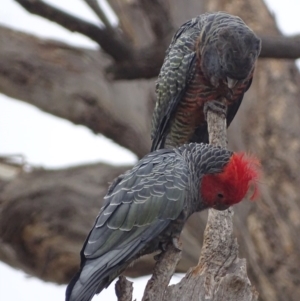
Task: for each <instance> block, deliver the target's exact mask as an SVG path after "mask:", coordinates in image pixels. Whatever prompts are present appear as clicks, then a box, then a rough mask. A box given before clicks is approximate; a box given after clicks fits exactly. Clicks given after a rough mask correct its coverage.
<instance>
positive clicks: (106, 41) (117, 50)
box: [15, 0, 133, 62]
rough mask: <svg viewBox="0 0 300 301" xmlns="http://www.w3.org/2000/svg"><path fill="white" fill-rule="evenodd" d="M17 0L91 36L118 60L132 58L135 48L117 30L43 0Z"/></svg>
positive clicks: (67, 26)
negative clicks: (99, 25) (99, 24)
mask: <svg viewBox="0 0 300 301" xmlns="http://www.w3.org/2000/svg"><path fill="white" fill-rule="evenodd" d="M15 1H16V2H18V3H19V4H20V5H22V6H23V7H24V8H25V9H26V10H27V11H29V12H30V13H32V14H35V15H39V16H41V17H43V18H45V19H48V20H50V21H53V22H55V23H57V24H59V25H61V26H63V27H65V28H66V29H68V30H70V31H72V32H78V33H81V34H83V35H85V36H87V37H89V38H90V39H91V40H93V41H95V42H96V43H98V44H99V45H100V46H101V48H102V49H103V50H104V51H105V52H106V53H108V54H109V55H110V56H111V57H112V58H113V59H114V60H115V61H116V62H120V61H124V60H128V59H130V58H132V53H133V49H132V48H131V47H130V45H129V44H128V43H127V42H126V41H125V40H124V39H123V38H122V36H121V35H120V34H119V33H118V32H117V31H116V30H112V29H111V28H100V27H98V26H96V25H94V24H92V23H90V22H87V21H84V20H82V19H80V18H77V17H75V16H72V15H71V14H68V13H66V12H64V11H62V10H60V9H58V8H55V7H53V6H51V5H49V4H47V3H45V2H43V1H41V0H15Z"/></svg>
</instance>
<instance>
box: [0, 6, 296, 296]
mask: <svg viewBox="0 0 300 301" xmlns="http://www.w3.org/2000/svg"><path fill="white" fill-rule="evenodd" d="M16 2H18V3H19V4H20V5H21V6H22V7H23V8H24V9H26V10H28V11H30V12H31V13H33V14H37V15H40V16H42V17H44V18H46V19H48V20H51V21H53V22H56V23H58V24H60V25H61V26H63V27H65V28H67V29H68V30H70V31H73V32H74V31H75V32H79V33H82V34H84V35H86V36H87V37H89V38H90V39H92V40H93V41H95V42H96V43H98V44H99V50H87V49H82V48H76V47H73V46H69V45H65V44H62V43H60V42H55V41H45V40H42V39H39V38H36V37H33V36H31V35H28V34H25V33H22V32H18V31H16V30H12V29H9V28H5V27H4V26H0V92H1V93H3V94H6V95H8V96H10V97H13V98H16V99H19V100H22V101H24V102H27V103H30V104H32V105H34V106H36V107H38V108H40V109H41V110H43V111H45V112H48V113H51V114H53V115H55V116H59V117H61V118H64V119H66V120H70V121H71V122H73V123H74V124H81V125H84V126H86V127H87V128H89V129H91V130H92V131H93V132H94V133H95V134H98V133H101V134H103V135H105V136H107V137H109V138H111V139H112V140H114V141H115V142H116V143H118V144H119V145H121V146H123V147H125V148H127V149H129V150H131V151H132V152H133V153H135V154H136V155H137V156H138V157H139V158H141V157H142V156H143V155H145V154H146V153H148V151H149V149H150V121H151V116H152V111H153V106H154V102H155V93H154V88H155V78H156V76H157V74H158V72H159V69H160V67H161V64H162V61H163V58H164V53H165V50H166V48H167V47H168V45H169V43H170V39H171V37H172V35H173V33H174V31H175V30H176V29H177V28H178V27H179V26H180V25H181V24H182V23H183V22H185V21H186V20H188V19H190V18H192V17H195V15H197V14H201V13H203V12H205V11H219V10H221V11H226V12H228V13H230V14H233V15H238V16H240V17H241V18H242V19H243V20H244V21H245V23H246V24H247V25H248V26H250V27H251V28H252V29H253V30H254V31H255V32H256V33H257V34H258V35H259V36H260V37H261V38H262V52H261V57H260V59H259V60H258V64H257V66H256V71H255V74H254V81H253V84H252V86H251V88H250V89H249V91H248V92H247V93H246V94H245V97H244V100H243V103H242V105H241V107H240V109H239V111H238V114H237V116H236V117H235V119H234V121H233V122H232V124H231V126H230V128H229V131H228V135H229V148H230V149H232V150H249V151H251V152H253V153H255V154H256V156H257V157H258V158H259V159H260V160H261V162H262V167H263V178H262V183H261V189H260V190H261V196H260V200H258V201H257V202H256V203H250V202H243V203H242V204H240V205H238V206H236V208H235V215H234V224H233V225H234V227H233V228H234V229H233V230H234V233H235V235H236V236H237V240H238V244H239V246H240V252H239V253H240V257H241V258H245V259H246V260H247V272H248V276H249V279H250V281H251V283H252V284H253V285H254V286H255V287H256V289H257V291H258V292H259V294H260V297H259V298H260V300H264V301H267V300H274V301H277V300H278V301H285V300H295V301H296V300H297V301H298V300H299V297H300V287H299V283H300V270H299V268H298V267H299V266H300V240H299V239H298V233H299V230H300V223H299V220H300V203H299V201H300V200H299V194H300V191H299V190H300V188H299V183H300V173H299V164H300V132H299V128H300V118H299V116H300V103H299V95H300V80H299V79H300V78H299V72H298V70H297V68H296V67H295V64H294V61H293V60H292V59H295V58H298V57H300V47H299V45H300V44H299V43H300V42H299V37H284V36H282V35H281V33H280V32H279V31H278V29H277V26H276V24H275V21H274V19H273V17H272V15H271V14H270V13H269V12H268V10H267V8H266V6H265V4H264V3H263V1H262V0H253V1H251V2H250V1H247V0H240V1H231V0H224V1H217V0H210V1H205V0H204V1H196V0H188V1H183V0H174V1H172V2H171V1H167V0H156V1H151V2H150V1H143V0H136V1H116V0H110V1H108V2H109V4H110V5H111V7H112V8H113V9H114V11H115V13H116V14H117V16H118V18H119V26H118V27H117V28H114V27H113V26H111V25H110V24H109V21H108V20H106V18H104V17H103V14H102V13H103V12H102V10H101V7H100V8H99V7H92V6H91V7H92V9H93V10H94V11H97V15H98V16H99V18H100V19H101V20H102V22H103V24H104V25H105V26H103V27H98V26H96V25H94V24H91V23H89V22H87V21H83V20H81V19H79V18H77V17H74V16H72V15H70V14H67V13H65V12H63V11H60V10H57V9H56V8H53V7H51V6H49V5H48V4H45V2H42V1H29V0H16ZM85 2H87V3H89V5H91V3H94V2H93V1H85ZM92 5H93V4H92ZM20 130H21V129H20ZM120 133H122V134H121V135H120ZM66 140H67V137H66ZM0 161H1V162H0V164H1V166H5V167H6V168H10V169H14V170H17V168H15V167H14V166H13V165H12V164H9V163H8V162H7V161H5V160H0ZM126 169H128V167H113V166H110V165H107V164H102V163H99V164H94V165H87V166H78V167H73V168H68V169H64V170H44V169H36V170H33V171H32V172H23V171H22V170H18V172H16V174H15V176H14V177H12V178H9V179H8V178H7V177H5V176H4V175H1V177H0V208H1V209H0V241H1V244H0V260H2V261H3V262H6V263H8V264H9V265H11V266H13V267H16V268H20V269H22V270H24V271H25V272H27V273H29V274H31V275H34V276H36V277H39V278H41V279H43V280H46V281H53V282H56V283H67V282H68V281H69V280H70V277H71V276H72V275H73V274H74V273H75V271H76V270H77V267H78V264H79V256H78V254H79V250H80V249H81V246H82V243H83V241H84V239H85V237H86V234H87V233H88V231H89V229H90V228H91V226H92V224H93V222H94V219H95V217H96V215H97V213H98V211H99V209H100V207H101V202H102V199H103V196H104V194H105V193H106V189H107V186H108V183H109V182H111V181H112V179H114V178H115V177H116V176H117V175H119V174H120V173H122V172H123V171H124V170H126ZM205 223H206V216H205V214H203V213H201V214H195V215H193V216H192V217H191V218H190V220H189V221H188V223H187V225H186V226H185V228H184V231H183V235H182V242H183V252H182V259H181V261H180V262H179V264H178V266H177V270H178V271H181V272H185V271H187V269H188V268H189V267H192V266H194V265H196V264H197V261H198V258H199V254H200V250H201V245H200V244H201V242H202V241H203V231H204V227H205ZM152 268H153V259H152V257H151V256H150V257H145V258H143V259H141V260H139V261H138V262H137V263H136V264H135V265H134V267H133V268H131V269H129V270H128V273H127V275H130V276H140V275H143V274H147V273H150V272H151V270H152Z"/></svg>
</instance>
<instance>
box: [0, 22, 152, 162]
mask: <svg viewBox="0 0 300 301" xmlns="http://www.w3.org/2000/svg"><path fill="white" fill-rule="evenodd" d="M0 41H1V43H0V92H2V93H4V94H6V95H8V96H11V97H13V98H17V99H20V100H23V101H26V102H28V103H30V104H33V105H35V106H37V107H38V108H40V109H42V110H44V111H46V112H49V113H51V114H53V115H56V116H59V117H62V118H65V119H67V120H70V121H72V122H73V123H75V124H82V125H85V126H87V127H88V128H90V129H91V130H92V131H93V132H95V133H101V134H104V135H105V136H107V137H108V138H111V139H113V140H114V141H115V142H117V143H119V144H120V145H122V146H124V147H126V148H128V149H130V150H131V151H133V152H134V153H135V154H137V156H138V157H142V156H144V155H145V154H146V153H147V152H148V150H149V148H150V136H149V131H150V119H151V110H152V104H153V103H154V100H153V98H154V92H153V90H154V83H153V82H152V81H150V82H149V81H147V82H146V81H139V82H138V83H137V82H118V83H112V82H110V81H109V80H107V78H106V76H105V72H104V71H103V70H104V69H105V66H106V65H107V64H108V60H107V58H105V56H104V55H103V54H102V53H99V52H98V51H92V50H84V49H78V48H75V47H70V46H67V45H64V44H62V43H54V42H46V41H43V40H40V39H38V38H34V37H32V36H29V35H27V34H24V33H20V32H17V31H13V30H10V29H7V28H4V27H0ZM20 45H22V51H20V50H19V48H18V47H19V46H20Z"/></svg>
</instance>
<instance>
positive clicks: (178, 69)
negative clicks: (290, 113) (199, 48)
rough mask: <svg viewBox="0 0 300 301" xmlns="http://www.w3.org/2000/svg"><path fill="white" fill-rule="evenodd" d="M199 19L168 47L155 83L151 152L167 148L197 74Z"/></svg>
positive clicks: (189, 24)
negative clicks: (171, 127)
mask: <svg viewBox="0 0 300 301" xmlns="http://www.w3.org/2000/svg"><path fill="white" fill-rule="evenodd" d="M197 25H198V21H197V19H192V20H190V21H188V22H187V23H185V24H183V25H182V26H181V27H180V29H179V30H178V31H177V33H176V34H175V36H174V37H173V40H172V42H171V45H170V46H169V48H168V50H167V53H166V57H165V60H164V63H163V65H162V68H161V71H160V74H159V76H158V80H157V83H156V97H157V100H156V105H155V109H154V112H153V117H152V132H151V138H152V147H151V151H153V150H156V149H160V148H163V147H164V140H165V138H166V135H167V132H168V126H169V123H170V120H171V119H172V115H173V114H174V112H175V111H176V108H177V106H178V103H179V102H180V100H181V99H182V98H183V96H184V94H185V92H186V89H187V87H188V84H189V82H190V81H191V80H192V78H193V76H194V74H195V71H196V58H197V56H196V53H195V44H196V40H197V38H198V36H199V32H200V29H199V28H198V27H197Z"/></svg>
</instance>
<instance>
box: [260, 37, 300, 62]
mask: <svg viewBox="0 0 300 301" xmlns="http://www.w3.org/2000/svg"><path fill="white" fill-rule="evenodd" d="M261 39H262V49H261V53H260V56H259V57H260V58H276V59H298V58H300V35H296V36H291V37H283V36H277V37H276V36H273V37H272V36H261Z"/></svg>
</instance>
